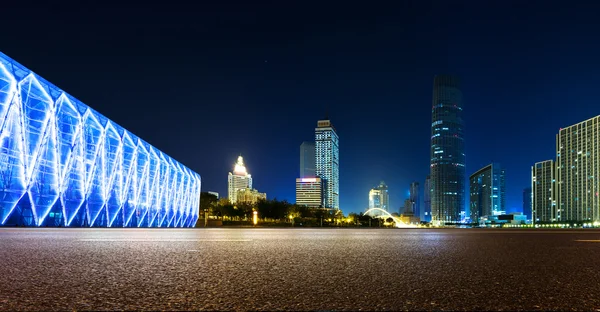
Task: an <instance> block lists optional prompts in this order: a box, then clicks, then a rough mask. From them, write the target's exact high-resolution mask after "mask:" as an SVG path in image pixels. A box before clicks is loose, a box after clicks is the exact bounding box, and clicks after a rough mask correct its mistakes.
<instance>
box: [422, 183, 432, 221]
mask: <svg viewBox="0 0 600 312" xmlns="http://www.w3.org/2000/svg"><path fill="white" fill-rule="evenodd" d="M424 195H425V196H424V197H423V202H424V203H425V207H424V208H425V209H423V210H424V211H423V219H422V220H423V221H427V222H429V221H431V178H430V177H429V176H427V178H425V186H424Z"/></svg>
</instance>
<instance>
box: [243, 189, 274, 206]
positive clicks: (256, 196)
mask: <svg viewBox="0 0 600 312" xmlns="http://www.w3.org/2000/svg"><path fill="white" fill-rule="evenodd" d="M236 198H237V199H236V203H237V204H239V203H248V204H256V202H258V201H259V200H261V199H262V200H266V199H267V194H266V193H260V192H259V191H257V190H255V189H250V188H247V189H239V190H238V191H237V196H236Z"/></svg>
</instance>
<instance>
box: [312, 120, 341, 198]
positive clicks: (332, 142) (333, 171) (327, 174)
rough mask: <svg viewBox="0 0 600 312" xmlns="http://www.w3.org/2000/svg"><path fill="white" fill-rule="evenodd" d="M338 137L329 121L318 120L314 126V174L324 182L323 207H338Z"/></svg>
mask: <svg viewBox="0 0 600 312" xmlns="http://www.w3.org/2000/svg"><path fill="white" fill-rule="evenodd" d="M339 159H340V150H339V138H338V135H337V133H336V132H335V128H334V127H333V125H332V124H331V121H329V120H328V119H327V120H319V121H318V123H317V128H315V174H316V176H317V177H319V178H321V179H322V181H323V182H324V189H325V196H324V203H325V208H333V209H339V208H340V198H339V197H340V162H339Z"/></svg>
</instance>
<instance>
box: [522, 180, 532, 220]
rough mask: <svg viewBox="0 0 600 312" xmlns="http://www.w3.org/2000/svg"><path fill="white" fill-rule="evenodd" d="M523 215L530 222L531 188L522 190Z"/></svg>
mask: <svg viewBox="0 0 600 312" xmlns="http://www.w3.org/2000/svg"><path fill="white" fill-rule="evenodd" d="M523 214H524V215H525V216H527V219H529V220H531V187H526V188H525V189H523Z"/></svg>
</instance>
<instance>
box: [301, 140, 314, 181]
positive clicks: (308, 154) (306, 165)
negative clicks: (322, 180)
mask: <svg viewBox="0 0 600 312" xmlns="http://www.w3.org/2000/svg"><path fill="white" fill-rule="evenodd" d="M314 177H316V175H315V143H314V142H302V144H300V178H314Z"/></svg>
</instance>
